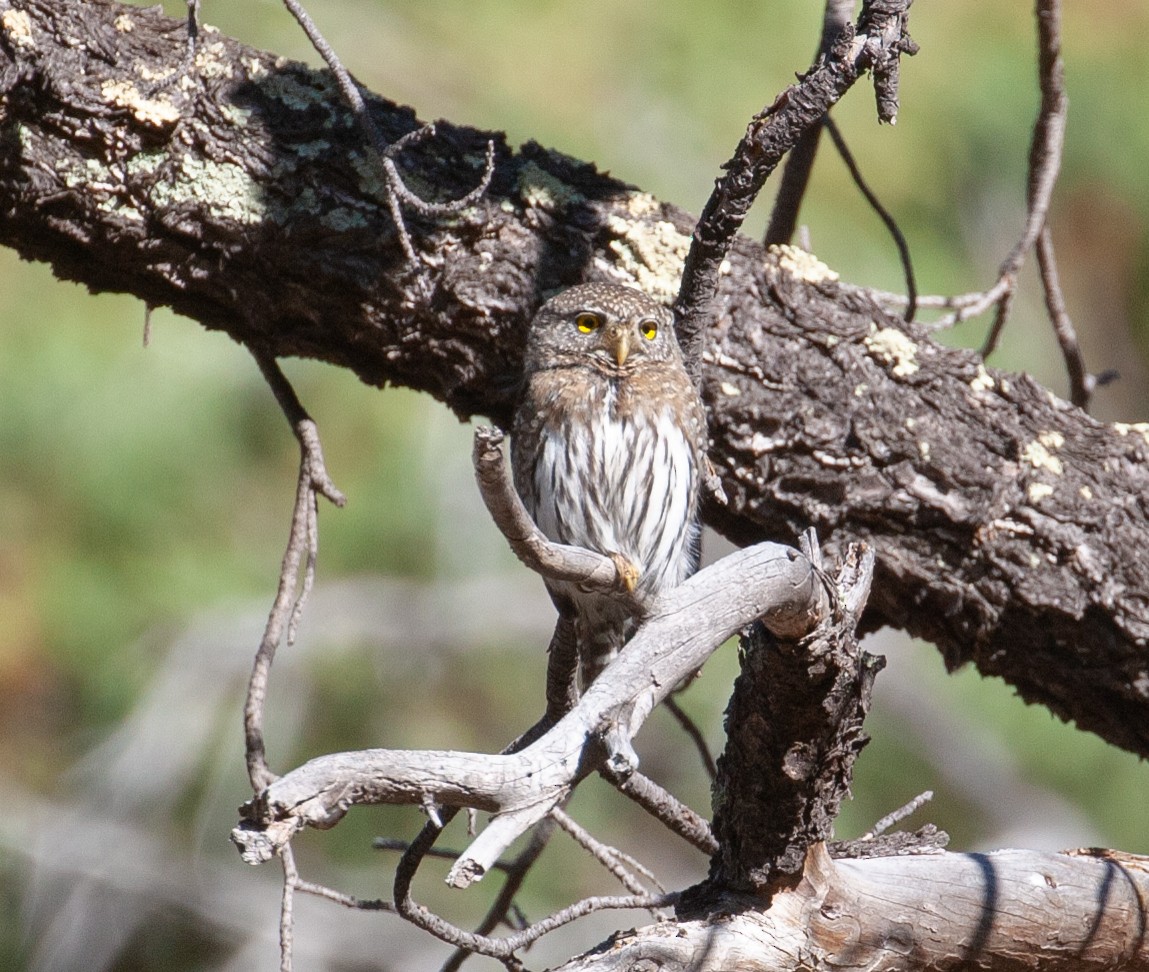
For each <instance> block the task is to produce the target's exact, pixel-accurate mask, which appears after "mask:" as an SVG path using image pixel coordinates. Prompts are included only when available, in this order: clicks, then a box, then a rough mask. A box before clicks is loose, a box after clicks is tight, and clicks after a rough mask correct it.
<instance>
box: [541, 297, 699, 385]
mask: <svg viewBox="0 0 1149 972" xmlns="http://www.w3.org/2000/svg"><path fill="white" fill-rule="evenodd" d="M679 358H680V354H679V350H678V342H677V341H676V340H675V337H674V315H673V314H672V313H671V312H670V309H669V308H667V307H664V306H663V305H662V304H660V303H658V302H657V301H655V300H653V299H652V298H651V297H649V296H647V295H646V294H644V293H643V292H642V291H641V290H636V289H635V288H633V287H624V286H622V285H621V284H606V283H590V284H581V285H579V286H577V287H571V288H569V289H568V290H564V291H562V293H560V294H556V295H555V296H554V297H552V298H551V299H550V300H548V301H547V302H546V303H545V304H543V306H542V307H540V308H539V311H538V313H537V314H536V315H535V319H534V320H533V321H532V322H531V330H530V333H529V335H528V337H527V351H526V364H527V369H528V370H533V369H538V368H554V367H563V366H569V365H574V364H583V365H585V364H590V365H592V366H595V367H597V368H598V369H599V370H602V371H606V372H608V373H609V372H618V373H623V372H627V371H630V370H632V369H634V368H636V367H639V366H640V365H641V363H642V362H643V361H668V360H678V359H679Z"/></svg>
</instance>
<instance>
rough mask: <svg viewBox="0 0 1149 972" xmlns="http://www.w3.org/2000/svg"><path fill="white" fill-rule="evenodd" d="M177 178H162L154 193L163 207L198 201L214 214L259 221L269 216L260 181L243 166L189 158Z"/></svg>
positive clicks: (252, 222)
mask: <svg viewBox="0 0 1149 972" xmlns="http://www.w3.org/2000/svg"><path fill="white" fill-rule="evenodd" d="M179 169H180V171H179V174H178V176H176V177H175V178H174V179H170V180H169V179H165V180H162V181H158V182H156V183H155V185H154V186H153V187H152V195H153V197H154V199H155V201H156V203H157V205H160V206H165V207H166V206H178V205H181V204H186V203H198V204H199V205H202V206H205V207H207V208H208V209H209V210H210V211H211V212H212V214H213V215H215V216H217V217H221V218H224V219H230V220H233V221H235V222H237V223H246V224H249V225H251V224H255V223H260V222H262V221H263V220H264V219H266V218H267V206H266V204H265V203H264V201H263V194H262V191H261V190H260V187H259V184H258V183H257V182H256V181H255V180H254V179H252V178H251V175H250V174H249V173H248V171H247V170H246V169H245V168H244V167H243V166H241V165H235V164H234V163H231V162H215V161H212V160H211V159H197V158H192V157H185V158H184V159H182V160H181V162H180V166H179Z"/></svg>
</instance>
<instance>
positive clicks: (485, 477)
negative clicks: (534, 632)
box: [473, 426, 638, 636]
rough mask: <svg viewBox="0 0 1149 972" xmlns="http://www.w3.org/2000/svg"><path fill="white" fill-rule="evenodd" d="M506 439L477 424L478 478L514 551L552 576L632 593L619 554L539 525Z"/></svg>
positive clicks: (621, 593) (590, 587) (619, 593)
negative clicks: (571, 541) (518, 484)
mask: <svg viewBox="0 0 1149 972" xmlns="http://www.w3.org/2000/svg"><path fill="white" fill-rule="evenodd" d="M502 441H503V432H502V431H501V430H500V429H496V428H491V427H487V426H484V427H480V428H478V429H476V430H475V446H474V455H473V458H474V464H475V478H476V480H477V481H478V484H479V492H480V493H481V494H482V497H483V502H484V503H485V504H486V507H487V512H489V513H490V514H491V519H493V520H494V521H495V525H496V526H497V527H498V528H499V531H500V532H501V533H502V534H503V536H504V537H506V538H507V542H508V543H509V544H510V547H511V550H512V551H513V552H514V554H515V556H516V557H518V558H519V560H521V561H522V562H523V563H524V564H526V565H527V566H528V567H529V568H530V569H531V570H533V571H534V572H535V573H537V574H541V575H542V576H543V577H547V578H549V579H551V580H565V581H574V582H576V583H578V584H579V585H581V586H582V587H583V588H585V589H586V590H594V591H601V592H603V593H608V594H611V595H614V596H617V597H619V598H626V597H629V596H630V594H629V591H628V589H627V584H626V579H625V578H624V577H623V576H622V574H621V572H620V571H619V569H618V565H617V564H616V563H615V561H614V560H612V559H611V558H610V557H606V556H604V555H603V554H599V553H595V552H594V551H591V550H587V549H585V548H583V547H568V546H566V545H564V544H559V543H551V541H550V540H548V539H547V538H546V536H545V535H544V534H543V532H542V531H541V530H540V529H539V528H538V527H537V526H536V525H535V522H534V520H532V519H531V515H530V514H529V513H528V512H527V510H526V507H525V506H523V501H522V500H521V499H520V498H519V494H518V493H517V492H515V487H514V484H513V483H512V482H511V477H510V474H509V473H508V472H507V464H506V462H505V460H504V458H503V450H502V448H501V446H502ZM635 607H638V605H637V604H636V605H635ZM557 634H558V633H557V631H556V636H557Z"/></svg>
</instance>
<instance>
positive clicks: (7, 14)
mask: <svg viewBox="0 0 1149 972" xmlns="http://www.w3.org/2000/svg"><path fill="white" fill-rule="evenodd" d="M0 27H2V28H4V33H5V34H7V35H8V39H9V40H10V41H11V42H12V43H13V44H15V45H16V46H17V47H22V48H24V49H25V50H31V49H32V48H33V47H35V46H36V39H35V38H34V37H33V36H32V18H31V17H30V16H28V11H27V10H5V11H4V13H3V14H0Z"/></svg>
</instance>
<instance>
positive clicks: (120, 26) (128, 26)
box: [112, 14, 136, 34]
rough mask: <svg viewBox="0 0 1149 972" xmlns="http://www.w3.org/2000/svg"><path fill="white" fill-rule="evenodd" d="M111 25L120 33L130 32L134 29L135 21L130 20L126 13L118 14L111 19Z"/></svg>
mask: <svg viewBox="0 0 1149 972" xmlns="http://www.w3.org/2000/svg"><path fill="white" fill-rule="evenodd" d="M112 25H113V26H114V27H115V28H116V30H118V31H119V32H120V33H121V34H130V33H131V32H132V31H133V30H135V29H136V22H135V21H134V20H132V18H131V17H129V16H128V15H127V14H120V15H119V16H118V17H117V18H116V19H115V20H113V21H112Z"/></svg>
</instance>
